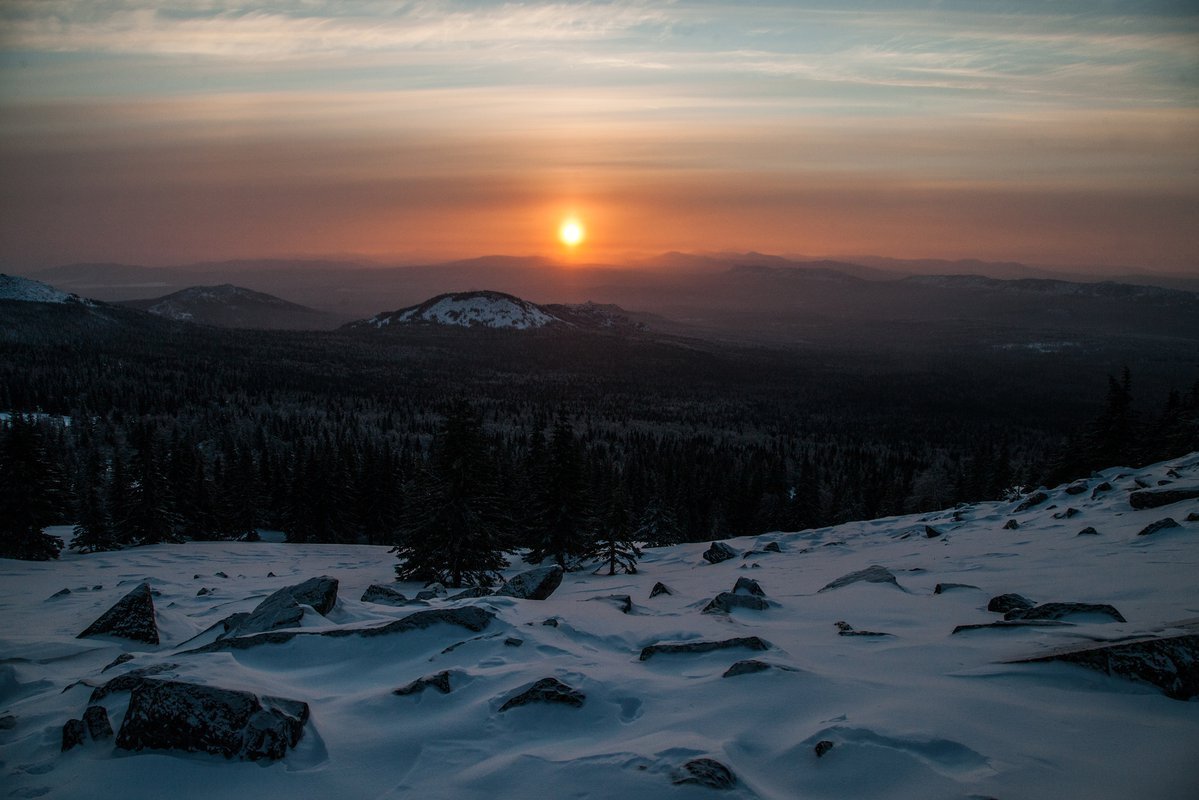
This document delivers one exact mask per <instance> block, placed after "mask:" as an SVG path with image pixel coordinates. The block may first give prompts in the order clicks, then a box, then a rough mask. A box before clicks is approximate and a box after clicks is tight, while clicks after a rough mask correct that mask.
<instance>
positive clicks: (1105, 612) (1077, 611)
mask: <svg viewBox="0 0 1199 800" xmlns="http://www.w3.org/2000/svg"><path fill="white" fill-rule="evenodd" d="M1081 614H1097V615H1099V616H1104V617H1111V618H1112V619H1114V620H1115V621H1116V622H1128V620H1126V619H1124V615H1123V614H1121V613H1120V612H1119V611H1117V610H1116V607H1115V606H1111V605H1108V604H1107V603H1042V604H1041V605H1039V606H1033V607H1032V608H1013V609H1011V610H1010V611H1008V612H1006V613H1005V614H1004V615H1003V618H1004V619H1006V620H1013V619H1024V620H1034V619H1037V620H1040V619H1064V618H1066V617H1073V616H1078V615H1081Z"/></svg>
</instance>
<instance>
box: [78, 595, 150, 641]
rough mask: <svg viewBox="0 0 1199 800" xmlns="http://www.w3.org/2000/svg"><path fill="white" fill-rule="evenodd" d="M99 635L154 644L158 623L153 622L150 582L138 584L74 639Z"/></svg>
mask: <svg viewBox="0 0 1199 800" xmlns="http://www.w3.org/2000/svg"><path fill="white" fill-rule="evenodd" d="M103 635H107V636H117V637H119V638H121V639H130V640H132V641H135V642H145V643H146V644H158V625H157V623H156V622H155V621H154V598H153V597H152V596H151V595H150V584H148V583H143V584H140V585H139V586H138V587H137V588H136V589H134V590H133V591H132V592H130V593H129V594H127V595H125V596H124V597H122V598H121V599H120V600H118V601H117V602H116V603H115V604H114V605H113V606H112V608H110V609H108V610H107V611H105V612H104V613H103V614H101V615H100V618H99V619H97V620H96V621H95V622H93V623H92V624H91V625H89V626H88V628H87V630H85V631H84V632H83V633H81V634H79V636H78V637H76V638H79V639H84V638H87V637H89V636H103Z"/></svg>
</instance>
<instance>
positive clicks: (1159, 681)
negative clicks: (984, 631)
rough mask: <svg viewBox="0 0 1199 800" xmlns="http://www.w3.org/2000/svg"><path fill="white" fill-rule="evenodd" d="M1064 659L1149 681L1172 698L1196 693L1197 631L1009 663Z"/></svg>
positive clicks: (1198, 670)
mask: <svg viewBox="0 0 1199 800" xmlns="http://www.w3.org/2000/svg"><path fill="white" fill-rule="evenodd" d="M1042 661H1064V662H1067V663H1070V664H1078V665H1079V666H1083V667H1086V668H1088V669H1093V670H1097V671H1099V672H1102V673H1104V674H1105V675H1111V676H1113V677H1117V678H1124V679H1125V680H1130V681H1137V682H1140V683H1148V684H1152V685H1153V686H1156V687H1158V688H1159V689H1161V690H1162V691H1163V692H1165V694H1166V696H1167V697H1170V698H1173V699H1174V700H1193V699H1194V698H1195V697H1199V634H1195V633H1189V634H1184V635H1181V636H1165V637H1155V638H1151V639H1142V640H1139V641H1135V642H1121V643H1119V644H1109V645H1102V646H1100V647H1088V648H1085V649H1081V650H1069V651H1064V652H1057V653H1052V654H1050V655H1046V656H1035V657H1033V658H1024V659H1019V660H1017V661H1013V662H1011V663H1014V664H1030V663H1036V662H1042Z"/></svg>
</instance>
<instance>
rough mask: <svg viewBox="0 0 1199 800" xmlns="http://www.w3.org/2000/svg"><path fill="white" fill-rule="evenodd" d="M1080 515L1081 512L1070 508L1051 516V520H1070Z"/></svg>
mask: <svg viewBox="0 0 1199 800" xmlns="http://www.w3.org/2000/svg"><path fill="white" fill-rule="evenodd" d="M1081 513H1082V512H1081V511H1079V510H1078V509H1077V508H1073V507H1070V508H1067V509H1066V510H1065V511H1059V512H1057V513H1056V514H1054V515H1053V518H1054V519H1071V518H1073V517H1077V516H1078V515H1079V514H1081Z"/></svg>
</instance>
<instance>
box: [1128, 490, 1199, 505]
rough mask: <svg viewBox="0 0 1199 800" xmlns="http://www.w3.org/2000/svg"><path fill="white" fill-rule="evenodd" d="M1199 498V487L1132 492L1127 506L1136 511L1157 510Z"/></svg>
mask: <svg viewBox="0 0 1199 800" xmlns="http://www.w3.org/2000/svg"><path fill="white" fill-rule="evenodd" d="M1196 497H1199V486H1189V487H1187V488H1184V489H1150V490H1148V491H1142V492H1133V493H1132V494H1130V495H1129V496H1128V504H1129V505H1130V506H1132V507H1133V508H1135V509H1137V510H1138V511H1139V510H1141V509H1145V508H1159V507H1161V506H1168V505H1172V504H1174V503H1181V502H1182V501H1183V500H1193V499H1195V498H1196Z"/></svg>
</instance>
